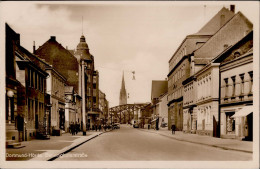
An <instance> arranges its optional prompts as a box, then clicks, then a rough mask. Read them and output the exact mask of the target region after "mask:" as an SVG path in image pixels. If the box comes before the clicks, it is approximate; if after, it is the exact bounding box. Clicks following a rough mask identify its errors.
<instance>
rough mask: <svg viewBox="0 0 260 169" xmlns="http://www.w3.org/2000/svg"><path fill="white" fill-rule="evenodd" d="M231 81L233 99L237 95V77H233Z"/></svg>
mask: <svg viewBox="0 0 260 169" xmlns="http://www.w3.org/2000/svg"><path fill="white" fill-rule="evenodd" d="M231 79H232V81H233V88H232V98H234V97H235V94H236V76H232V77H231Z"/></svg>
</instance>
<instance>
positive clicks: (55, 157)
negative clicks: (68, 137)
mask: <svg viewBox="0 0 260 169" xmlns="http://www.w3.org/2000/svg"><path fill="white" fill-rule="evenodd" d="M106 132H110V131H106ZM106 132H101V133H99V134H97V135H95V136H93V137H91V138H89V139H87V140H85V141H83V142H81V143H79V144H77V145H75V146H72V147H70V148H68V149H67V150H65V151H63V152H62V153H59V154H58V155H56V156H54V157H51V158H50V159H48V160H47V161H54V160H55V159H57V158H59V157H60V156H62V155H64V154H66V153H68V152H70V151H71V150H73V149H75V148H77V147H79V146H81V145H82V144H84V143H86V142H88V141H90V140H92V139H94V138H96V137H98V136H100V135H101V134H103V133H106ZM68 147H69V146H68Z"/></svg>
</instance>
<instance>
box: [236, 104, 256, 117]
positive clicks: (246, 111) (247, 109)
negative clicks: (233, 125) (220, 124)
mask: <svg viewBox="0 0 260 169" xmlns="http://www.w3.org/2000/svg"><path fill="white" fill-rule="evenodd" d="M250 113H253V106H245V107H243V108H242V109H240V110H239V111H237V112H236V113H235V114H234V115H233V116H232V118H235V117H245V116H247V115H249V114H250Z"/></svg>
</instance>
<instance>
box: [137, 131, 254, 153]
mask: <svg viewBox="0 0 260 169" xmlns="http://www.w3.org/2000/svg"><path fill="white" fill-rule="evenodd" d="M139 130H141V131H145V132H150V133H156V134H159V135H163V136H166V137H170V138H173V139H175V140H179V141H185V142H190V143H196V144H202V145H207V146H211V147H217V148H222V149H226V150H235V151H241V152H247V153H253V142H249V141H240V140H236V139H223V138H216V137H211V136H201V135H197V134H187V133H183V132H182V131H176V132H175V134H172V133H171V131H169V130H167V129H160V130H154V129H150V130H148V129H139Z"/></svg>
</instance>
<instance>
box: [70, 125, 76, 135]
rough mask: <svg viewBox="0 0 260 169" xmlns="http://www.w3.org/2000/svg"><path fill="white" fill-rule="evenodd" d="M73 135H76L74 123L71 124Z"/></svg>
mask: <svg viewBox="0 0 260 169" xmlns="http://www.w3.org/2000/svg"><path fill="white" fill-rule="evenodd" d="M71 133H72V135H75V124H74V122H72V124H71Z"/></svg>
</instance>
